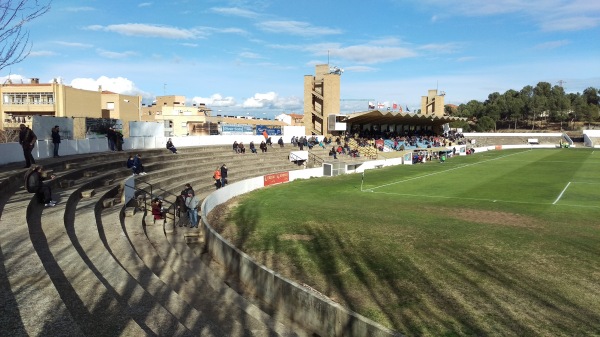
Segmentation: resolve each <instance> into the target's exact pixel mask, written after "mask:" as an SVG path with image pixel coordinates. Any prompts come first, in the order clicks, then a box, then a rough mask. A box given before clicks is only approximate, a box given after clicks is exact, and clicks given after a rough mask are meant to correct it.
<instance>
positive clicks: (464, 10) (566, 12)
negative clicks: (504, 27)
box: [421, 0, 600, 31]
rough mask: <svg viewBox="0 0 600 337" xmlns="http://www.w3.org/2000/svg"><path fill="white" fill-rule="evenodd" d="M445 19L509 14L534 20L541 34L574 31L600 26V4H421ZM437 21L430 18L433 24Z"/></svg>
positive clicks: (463, 0)
mask: <svg viewBox="0 0 600 337" xmlns="http://www.w3.org/2000/svg"><path fill="white" fill-rule="evenodd" d="M421 4H428V5H430V6H432V7H434V8H439V10H440V11H444V13H446V15H455V16H492V15H505V14H511V13H517V14H521V16H522V17H523V18H525V20H533V22H534V23H536V24H537V25H539V27H540V28H541V29H542V30H544V31H575V30H584V29H592V28H595V27H597V26H598V25H600V2H599V1H589V0H494V1H483V2H482V1H480V0H422V1H421ZM434 18H435V20H437V19H438V17H437V16H434V17H433V18H432V22H435V20H434Z"/></svg>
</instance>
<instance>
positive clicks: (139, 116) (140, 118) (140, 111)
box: [123, 99, 142, 121]
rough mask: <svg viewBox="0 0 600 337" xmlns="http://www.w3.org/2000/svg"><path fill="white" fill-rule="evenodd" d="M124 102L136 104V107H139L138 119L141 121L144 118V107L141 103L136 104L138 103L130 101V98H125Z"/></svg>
mask: <svg viewBox="0 0 600 337" xmlns="http://www.w3.org/2000/svg"><path fill="white" fill-rule="evenodd" d="M123 102H125V103H131V104H135V107H136V108H137V110H138V120H139V121H141V120H142V109H141V107H140V105H139V104H136V103H134V102H132V101H130V100H128V99H124V100H123Z"/></svg>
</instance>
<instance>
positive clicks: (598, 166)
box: [218, 149, 600, 336]
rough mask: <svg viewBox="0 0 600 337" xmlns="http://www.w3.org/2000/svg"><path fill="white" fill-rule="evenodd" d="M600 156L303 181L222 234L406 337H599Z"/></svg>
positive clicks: (498, 160) (541, 157) (266, 193)
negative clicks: (575, 336) (577, 336)
mask: <svg viewBox="0 0 600 337" xmlns="http://www.w3.org/2000/svg"><path fill="white" fill-rule="evenodd" d="M599 201H600V151H598V150H594V149H535V150H529V149H527V150H524V149H521V150H502V151H489V152H484V153H480V154H475V155H472V156H459V157H454V158H451V159H449V160H447V161H446V162H445V163H443V164H442V163H439V162H428V163H424V164H416V165H402V166H394V167H385V168H380V169H373V170H367V171H366V172H365V173H364V175H363V174H351V175H342V176H338V177H334V178H317V179H308V180H304V181H294V182H291V183H289V184H283V185H278V186H273V187H269V188H265V189H261V190H258V191H254V192H252V193H249V194H247V195H244V196H241V197H240V198H239V199H238V200H236V202H235V204H234V206H232V208H231V212H230V213H229V215H228V217H227V219H224V221H223V222H222V223H221V224H220V225H219V226H218V229H219V230H220V231H221V233H222V234H223V235H224V236H225V237H226V238H227V239H228V240H230V241H231V242H233V243H234V244H236V245H237V246H238V247H240V248H241V249H242V250H244V251H245V252H247V253H248V254H250V255H251V256H253V257H254V258H255V259H256V260H257V261H259V262H260V263H262V264H264V265H266V266H267V267H269V268H271V269H273V270H275V271H277V272H279V273H281V274H282V275H283V276H285V277H287V278H290V279H292V280H294V281H296V282H298V283H300V284H306V285H308V286H310V287H312V288H314V289H316V290H318V291H319V292H321V293H323V294H325V295H326V296H328V297H329V298H331V299H333V300H334V301H337V302H339V303H340V304H342V305H343V306H346V307H347V308H349V309H351V310H354V311H356V312H358V313H360V314H362V315H364V316H366V317H368V318H370V319H372V320H374V321H376V322H379V323H381V324H383V325H385V326H387V327H390V328H392V329H395V330H397V331H399V332H401V333H403V334H405V335H408V336H574V335H579V336H597V335H600V286H599V284H600V203H599Z"/></svg>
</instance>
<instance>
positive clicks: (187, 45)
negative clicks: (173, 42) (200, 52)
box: [181, 42, 199, 48]
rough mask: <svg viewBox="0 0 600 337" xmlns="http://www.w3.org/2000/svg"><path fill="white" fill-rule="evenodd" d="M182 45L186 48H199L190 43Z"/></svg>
mask: <svg viewBox="0 0 600 337" xmlns="http://www.w3.org/2000/svg"><path fill="white" fill-rule="evenodd" d="M181 45H182V46H184V47H192V48H196V47H198V46H199V45H198V44H197V43H188V42H186V43H182V44H181Z"/></svg>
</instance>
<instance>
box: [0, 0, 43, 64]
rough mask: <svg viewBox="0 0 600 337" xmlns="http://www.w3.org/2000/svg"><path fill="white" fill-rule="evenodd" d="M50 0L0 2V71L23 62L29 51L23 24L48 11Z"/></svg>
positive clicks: (2, 0) (3, 0) (27, 37)
mask: <svg viewBox="0 0 600 337" xmlns="http://www.w3.org/2000/svg"><path fill="white" fill-rule="evenodd" d="M51 3H52V1H51V0H48V1H41V0H17V1H15V0H1V1H0V70H2V69H4V68H6V67H8V66H11V65H13V64H16V63H19V62H21V61H23V60H24V59H25V58H26V57H27V56H28V55H29V52H30V51H31V44H30V43H29V31H28V30H27V29H25V24H26V23H27V22H29V21H31V20H33V19H35V18H37V17H39V16H41V15H44V14H46V13H47V12H48V11H49V10H50V4H51Z"/></svg>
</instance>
